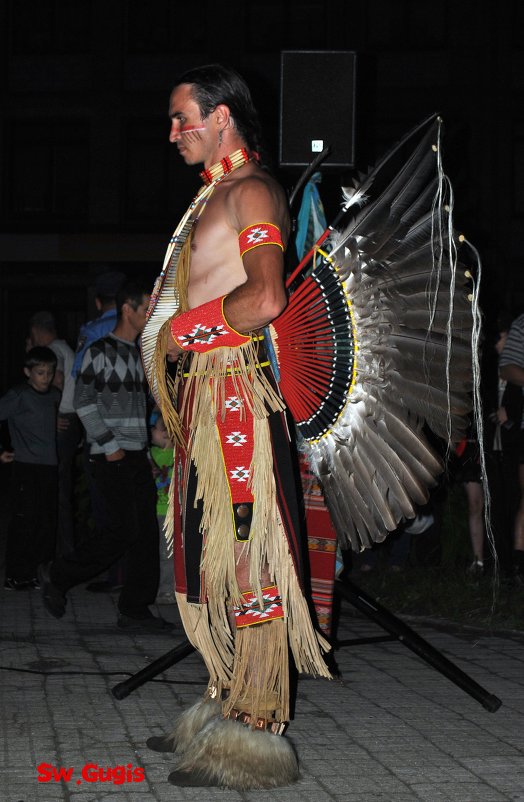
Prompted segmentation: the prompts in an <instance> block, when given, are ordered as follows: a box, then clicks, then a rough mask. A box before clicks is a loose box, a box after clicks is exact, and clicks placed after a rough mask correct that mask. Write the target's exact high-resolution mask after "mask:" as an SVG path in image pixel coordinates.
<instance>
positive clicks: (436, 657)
mask: <svg viewBox="0 0 524 802" xmlns="http://www.w3.org/2000/svg"><path fill="white" fill-rule="evenodd" d="M335 589H336V591H337V592H338V593H339V594H340V596H342V598H344V599H345V600H346V601H348V602H349V603H350V604H352V605H353V606H354V607H356V608H357V610H360V612H361V613H364V615H366V616H367V617H368V618H371V620H372V621H375V622H376V623H377V624H379V626H381V627H382V628H383V629H385V630H386V632H389V633H390V634H391V635H394V636H395V637H396V638H397V639H398V640H399V641H400V642H401V643H403V644H404V646H407V647H408V649H411V651H412V652H415V654H417V655H418V656H419V657H421V658H422V659H423V660H425V661H426V663H429V665H430V666H432V667H433V668H435V669H436V670H437V671H440V673H441V674H444V676H445V677H447V678H448V679H450V680H451V681H452V682H454V683H455V685H458V687H459V688H462V690H463V691H465V692H466V693H469V695H470V696H472V697H473V698H474V699H476V700H477V702H480V704H481V705H482V706H483V707H484V708H485V709H486V710H489V712H490V713H494V712H495V711H496V710H498V709H499V707H500V706H501V704H502V702H501V700H500V699H499V698H498V697H497V696H494V695H493V694H490V693H488V692H487V691H486V689H485V688H483V687H482V686H481V685H479V684H478V683H477V682H475V680H473V679H472V678H471V677H470V676H468V675H467V674H466V673H465V672H464V671H462V670H461V669H460V668H458V666H456V665H455V664H454V663H452V662H451V660H448V658H447V657H444V655H443V654H442V653H441V652H439V651H438V649H435V647H434V646H431V644H429V643H428V642H427V641H426V640H424V638H422V637H421V636H420V635H417V633H416V632H414V630H412V629H411V627H408V625H407V624H405V623H404V622H403V621H401V620H400V619H399V618H397V617H396V616H394V615H393V613H390V612H389V610H387V609H386V608H385V607H383V606H382V605H381V604H379V603H378V602H377V601H375V599H373V598H372V597H371V596H368V595H367V594H366V593H364V591H363V590H361V589H360V588H359V587H357V586H356V585H354V584H353V583H352V582H350V581H349V580H348V579H343V580H340V579H338V580H337V581H336V582H335Z"/></svg>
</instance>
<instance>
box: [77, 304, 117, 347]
mask: <svg viewBox="0 0 524 802" xmlns="http://www.w3.org/2000/svg"><path fill="white" fill-rule="evenodd" d="M115 322H116V309H108V310H107V311H106V312H104V313H103V314H102V315H100V317H95V318H93V319H92V320H88V321H87V323H84V325H83V326H82V327H81V329H80V333H81V334H82V335H83V336H85V337H88V338H89V339H91V340H97V339H98V338H99V337H103V336H104V335H105V334H108V333H109V332H110V331H111V329H113V328H114V326H115Z"/></svg>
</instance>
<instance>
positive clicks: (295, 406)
mask: <svg viewBox="0 0 524 802" xmlns="http://www.w3.org/2000/svg"><path fill="white" fill-rule="evenodd" d="M170 116H171V120H172V127H171V136H170V138H171V141H172V142H174V143H176V145H177V147H178V149H179V151H180V154H181V156H182V157H183V159H184V160H185V161H186V163H188V164H196V163H203V164H204V167H205V169H204V171H203V173H201V175H202V179H203V181H204V185H203V187H202V188H201V190H200V191H199V193H198V194H197V196H196V197H195V199H194V200H193V202H192V203H191V205H190V207H189V209H188V210H187V212H186V214H185V215H184V217H183V218H182V220H181V221H180V223H179V225H178V228H177V229H176V231H175V233H174V235H173V237H172V240H171V242H170V245H169V248H168V251H167V254H166V258H165V261H164V266H163V269H162V273H161V275H160V276H159V278H158V279H157V283H156V285H155V288H154V291H153V294H152V298H151V305H150V309H149V318H148V323H147V325H146V328H145V331H144V335H143V338H142V348H143V357H144V364H145V368H146V375H147V377H148V380H149V382H150V385H151V388H152V391H153V394H154V395H155V398H156V399H157V402H158V404H159V406H160V408H161V410H162V414H163V417H164V420H165V423H166V425H167V427H168V430H169V432H170V435H171V436H172V437H173V438H174V439H175V441H176V443H177V446H176V454H175V464H174V471H173V476H174V480H173V482H172V485H171V490H170V494H171V496H170V497H171V506H170V515H169V516H168V522H167V524H168V525H167V530H166V533H167V536H168V538H169V539H170V540H171V542H172V544H173V550H174V561H175V579H176V590H177V600H178V605H179V609H180V614H181V617H182V621H183V623H184V627H185V629H186V633H187V636H188V638H189V640H190V641H191V643H192V644H193V645H194V646H195V647H196V648H197V649H198V650H199V651H200V653H201V654H202V657H203V659H204V660H205V662H206V665H207V667H208V669H209V674H210V680H209V686H208V690H207V693H206V695H205V698H204V699H203V700H202V701H201V702H199V703H198V704H197V705H196V706H195V707H194V708H192V709H191V710H189V711H186V713H184V714H183V715H182V716H181V718H180V719H179V721H178V722H177V723H176V725H175V729H174V731H173V733H171V734H170V735H167V736H160V737H154V738H152V739H150V740H149V741H148V744H149V745H150V746H151V747H152V748H154V749H160V750H162V751H173V752H176V754H177V756H178V762H177V765H176V767H175V771H174V772H173V773H172V774H171V775H170V780H171V781H172V782H173V783H174V784H176V785H222V786H228V787H231V788H236V789H239V790H242V789H248V788H270V787H277V786H279V785H283V784H287V783H289V782H292V781H294V780H295V779H296V778H297V762H296V757H295V753H294V751H293V749H292V747H291V745H290V743H289V741H287V740H286V739H285V738H282V737H281V736H282V735H283V733H284V731H285V728H286V724H287V721H288V719H289V712H290V690H289V666H288V653H289V652H291V654H292V655H293V658H294V661H295V664H296V666H297V669H298V670H299V671H302V672H308V673H311V674H314V675H319V676H324V677H328V676H329V672H328V670H327V667H326V663H325V661H324V658H323V655H322V651H323V650H325V649H327V643H326V642H325V641H324V640H323V638H322V637H321V636H320V635H319V634H318V633H317V632H316V631H315V629H314V627H313V624H312V621H311V618H310V615H309V611H308V605H307V603H306V599H305V597H304V594H303V587H304V575H303V568H302V565H301V559H300V555H301V543H300V518H299V514H298V508H297V503H296V490H295V482H294V475H295V474H294V467H295V466H294V463H293V459H292V452H291V450H290V448H289V440H290V438H289V432H288V428H287V423H286V419H285V417H284V415H285V413H286V411H287V410H289V412H290V413H291V416H292V417H293V419H294V422H295V425H296V428H297V430H298V433H299V436H300V442H301V448H302V450H303V451H304V455H305V458H306V459H307V461H308V464H309V466H310V468H311V471H312V473H313V474H314V475H315V477H316V479H317V480H318V481H319V482H320V484H321V486H322V490H323V492H324V494H325V498H326V503H327V505H328V507H329V511H330V514H331V517H332V520H333V523H334V526H335V528H336V530H337V535H338V537H339V539H340V541H341V544H342V546H344V547H351V548H353V549H354V550H355V551H360V550H362V549H363V548H366V547H369V546H371V545H372V544H373V543H374V542H377V541H381V540H383V539H384V538H385V537H386V535H387V533H388V532H391V531H393V530H395V529H396V528H397V527H398V525H399V523H400V522H402V521H405V520H408V519H411V518H413V517H414V516H415V515H416V512H417V506H418V505H421V504H424V503H425V502H426V501H427V500H428V495H429V494H428V489H429V488H430V487H431V486H432V485H434V484H435V483H436V477H437V476H438V474H439V473H440V472H441V470H442V468H443V460H442V459H441V457H440V456H439V454H438V453H436V452H435V451H434V449H433V447H432V446H431V445H430V444H429V442H428V440H427V438H426V436H425V429H426V428H427V429H429V430H431V432H432V433H433V435H435V436H436V438H439V439H440V440H441V441H442V443H443V445H444V448H443V449H440V450H441V451H445V446H446V444H447V445H448V447H449V445H450V444H451V443H453V442H454V441H457V440H458V439H460V437H461V436H462V434H463V432H464V431H465V428H466V421H467V415H468V412H469V410H470V407H471V397H470V395H471V389H472V375H473V374H475V373H476V374H477V375H478V361H476V360H473V364H472V335H473V340H476V341H478V336H479V328H478V309H477V304H478V288H475V289H474V292H473V293H472V294H471V293H470V282H471V279H472V276H471V274H470V272H469V271H468V270H464V269H461V264H460V262H459V261H458V257H457V253H458V248H459V246H460V243H461V241H463V240H464V238H463V237H457V236H456V234H455V231H454V229H453V224H452V216H451V214H452V208H453V193H452V189H451V186H450V184H449V181H448V179H447V178H446V176H445V174H444V171H443V168H442V160H441V147H440V140H441V120H440V118H439V117H438V116H436V115H432V116H431V117H429V118H428V119H427V120H425V121H423V122H422V123H421V124H420V125H418V126H417V127H416V128H415V129H413V131H411V132H409V133H408V134H407V135H406V136H405V137H404V138H403V139H402V140H400V142H398V143H397V144H396V145H395V146H394V147H393V148H392V149H391V150H390V152H389V153H388V154H386V156H385V157H384V158H383V159H382V160H381V161H379V163H378V164H377V166H376V167H375V168H373V169H372V170H371V171H370V173H369V174H368V175H366V176H364V177H363V178H362V180H361V182H360V184H355V186H353V187H346V188H345V189H344V198H345V200H344V204H343V209H342V211H341V213H340V215H339V216H338V217H337V220H336V221H335V222H334V223H333V224H332V225H331V226H330V227H328V229H326V231H325V232H324V234H322V236H321V237H320V238H319V240H317V242H316V244H315V246H314V247H313V248H312V250H311V252H310V253H309V254H308V255H307V257H306V258H305V260H303V261H302V262H301V264H300V265H299V266H298V267H297V268H296V270H295V271H294V272H293V273H292V274H291V276H289V277H288V279H287V281H286V289H287V290H288V291H289V299H288V301H287V303H286V291H285V287H284V283H283V256H282V254H283V250H284V246H285V243H286V240H287V237H288V231H289V223H288V216H287V204H286V199H285V196H284V193H283V192H282V190H281V189H280V187H279V186H278V185H277V184H276V182H275V181H274V180H273V179H272V178H271V177H270V176H269V175H268V173H267V172H265V171H264V170H263V169H261V167H260V166H259V164H258V163H257V150H258V147H259V142H258V127H257V124H256V113H255V110H254V108H253V104H252V101H251V97H250V95H249V91H248V89H247V87H246V85H245V83H244V81H243V80H242V79H241V78H240V77H239V76H238V75H237V74H236V73H234V72H232V71H230V70H226V69H224V68H223V67H220V66H218V65H211V66H208V67H202V68H199V69H196V70H193V71H191V72H189V73H186V74H185V75H184V76H183V77H182V78H181V79H180V81H179V82H178V84H177V85H176V86H175V89H174V90H173V93H172V95H171V100H170ZM310 262H311V263H312V264H309V263H310ZM472 302H473V313H474V314H473V315H472ZM475 350H476V349H475V348H474V349H473V353H474V354H475ZM167 359H171V360H174V361H176V369H175V370H174V371H173V370H166V360H167ZM286 407H287V410H286Z"/></svg>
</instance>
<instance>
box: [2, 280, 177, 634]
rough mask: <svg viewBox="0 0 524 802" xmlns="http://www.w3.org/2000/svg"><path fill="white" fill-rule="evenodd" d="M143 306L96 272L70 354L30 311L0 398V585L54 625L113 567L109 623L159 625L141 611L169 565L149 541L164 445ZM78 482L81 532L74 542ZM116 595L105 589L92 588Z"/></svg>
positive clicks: (159, 590) (167, 453)
mask: <svg viewBox="0 0 524 802" xmlns="http://www.w3.org/2000/svg"><path fill="white" fill-rule="evenodd" d="M148 304H149V291H148V289H147V288H146V286H145V285H143V284H141V283H140V282H138V281H136V280H128V279H126V276H125V275H124V274H123V273H120V272H114V271H111V272H106V273H103V274H102V275H100V276H99V278H98V280H97V284H96V306H97V310H98V316H97V317H96V318H95V319H94V320H91V321H89V322H88V323H86V324H85V325H84V326H82V328H81V330H80V332H79V336H78V343H77V348H76V354H75V352H73V350H72V349H71V348H70V346H69V345H68V344H67V343H66V342H65V341H64V340H62V339H59V337H58V335H57V330H56V322H55V318H54V316H53V314H52V313H51V312H48V311H40V312H37V313H36V314H34V315H33V316H32V317H31V319H30V320H29V321H28V340H27V351H26V355H25V360H24V365H23V371H24V374H25V377H26V381H25V382H21V383H20V384H19V385H17V386H15V387H13V388H12V389H11V390H9V391H8V392H7V393H6V394H5V395H4V396H3V397H2V398H1V399H0V420H3V421H7V425H8V433H9V434H8V442H6V443H5V444H4V445H3V446H2V449H1V453H0V459H1V461H2V462H3V463H11V471H10V472H11V477H10V491H9V503H10V507H11V509H10V514H9V519H8V533H7V547H6V557H5V580H4V588H5V590H30V589H33V588H40V589H41V590H42V593H43V598H44V604H45V605H46V607H47V609H48V610H49V612H51V613H52V614H53V615H55V617H57V618H58V617H61V616H62V615H63V613H64V612H65V608H66V603H67V595H66V594H67V591H68V590H69V589H70V588H71V587H73V586H74V585H77V584H79V583H80V582H84V581H87V580H89V579H92V578H95V579H96V578H97V577H100V576H102V572H103V571H104V570H105V569H107V568H109V569H110V571H111V566H113V569H114V566H118V567H119V574H118V575H119V582H120V585H118V589H119V590H120V594H119V599H118V610H119V616H118V621H117V624H118V626H119V627H121V628H123V629H136V628H142V629H143V628H145V629H163V628H168V627H169V626H170V625H168V624H167V622H165V621H164V620H163V619H162V618H161V617H159V616H154V615H153V614H152V613H151V611H150V609H149V608H150V606H151V605H152V604H153V603H155V602H157V603H164V604H166V603H170V604H172V603H174V601H175V597H174V593H173V568H172V561H171V559H170V558H169V557H168V553H167V549H166V546H165V539H164V538H163V537H162V538H160V537H159V534H160V530H161V529H162V527H163V521H164V518H165V514H166V505H167V489H168V485H169V479H170V476H171V469H172V462H173V456H172V448H170V447H169V441H168V440H167V437H166V433H165V427H163V422H162V420H161V417H160V416H159V413H158V410H156V409H155V407H154V404H153V403H152V400H151V397H150V396H149V393H148V389H147V384H146V381H145V377H144V371H143V367H142V363H141V358H140V351H139V347H138V340H139V337H140V334H141V332H142V329H143V327H144V325H145V320H146V311H147V307H148ZM79 473H81V474H82V476H83V477H85V480H86V481H85V482H84V487H85V488H86V492H87V494H88V497H89V505H88V509H89V517H90V524H91V525H90V527H87V529H86V528H85V527H84V529H83V530H82V531H83V534H82V535H80V534H79V532H80V528H79V527H78V526H76V524H77V510H76V504H75V485H76V484H77V481H78V475H79ZM86 531H87V534H86ZM160 567H161V568H162V574H161V577H160ZM106 576H107V577H108V578H109V580H111V576H112V575H111V573H109V574H106ZM159 580H160V581H159ZM97 585H98V587H97ZM88 587H89V586H88ZM116 588H117V584H116V582H115V581H107V580H106V581H105V582H104V581H102V582H99V583H96V582H94V583H92V589H108V590H114V589H116Z"/></svg>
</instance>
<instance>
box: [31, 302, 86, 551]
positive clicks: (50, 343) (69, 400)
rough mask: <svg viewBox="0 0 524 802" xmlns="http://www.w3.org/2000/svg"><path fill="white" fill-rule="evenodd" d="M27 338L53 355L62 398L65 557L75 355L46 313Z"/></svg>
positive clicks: (76, 433)
mask: <svg viewBox="0 0 524 802" xmlns="http://www.w3.org/2000/svg"><path fill="white" fill-rule="evenodd" d="M29 339H30V343H31V345H32V346H39V347H46V348H50V349H51V350H52V351H53V352H54V353H55V354H56V360H57V364H56V371H55V377H54V379H53V385H54V386H55V387H56V388H57V389H58V390H60V392H61V393H62V397H61V399H60V406H59V408H58V419H57V441H56V442H57V450H58V531H57V544H56V548H57V553H59V554H68V553H70V552H72V551H73V549H74V546H75V529H74V512H73V468H74V461H75V456H76V452H77V449H78V444H79V442H80V433H81V430H80V421H79V420H78V416H77V414H76V412H75V407H74V404H73V396H74V393H75V382H74V379H73V377H72V375H71V369H72V367H73V360H74V352H73V349H72V348H71V347H70V346H69V345H68V344H67V343H66V341H65V340H62V339H59V338H58V336H57V328H56V322H55V318H54V315H53V314H52V313H51V312H48V311H47V310H42V311H40V312H37V313H36V314H34V315H33V316H32V318H31V320H30V321H29Z"/></svg>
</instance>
